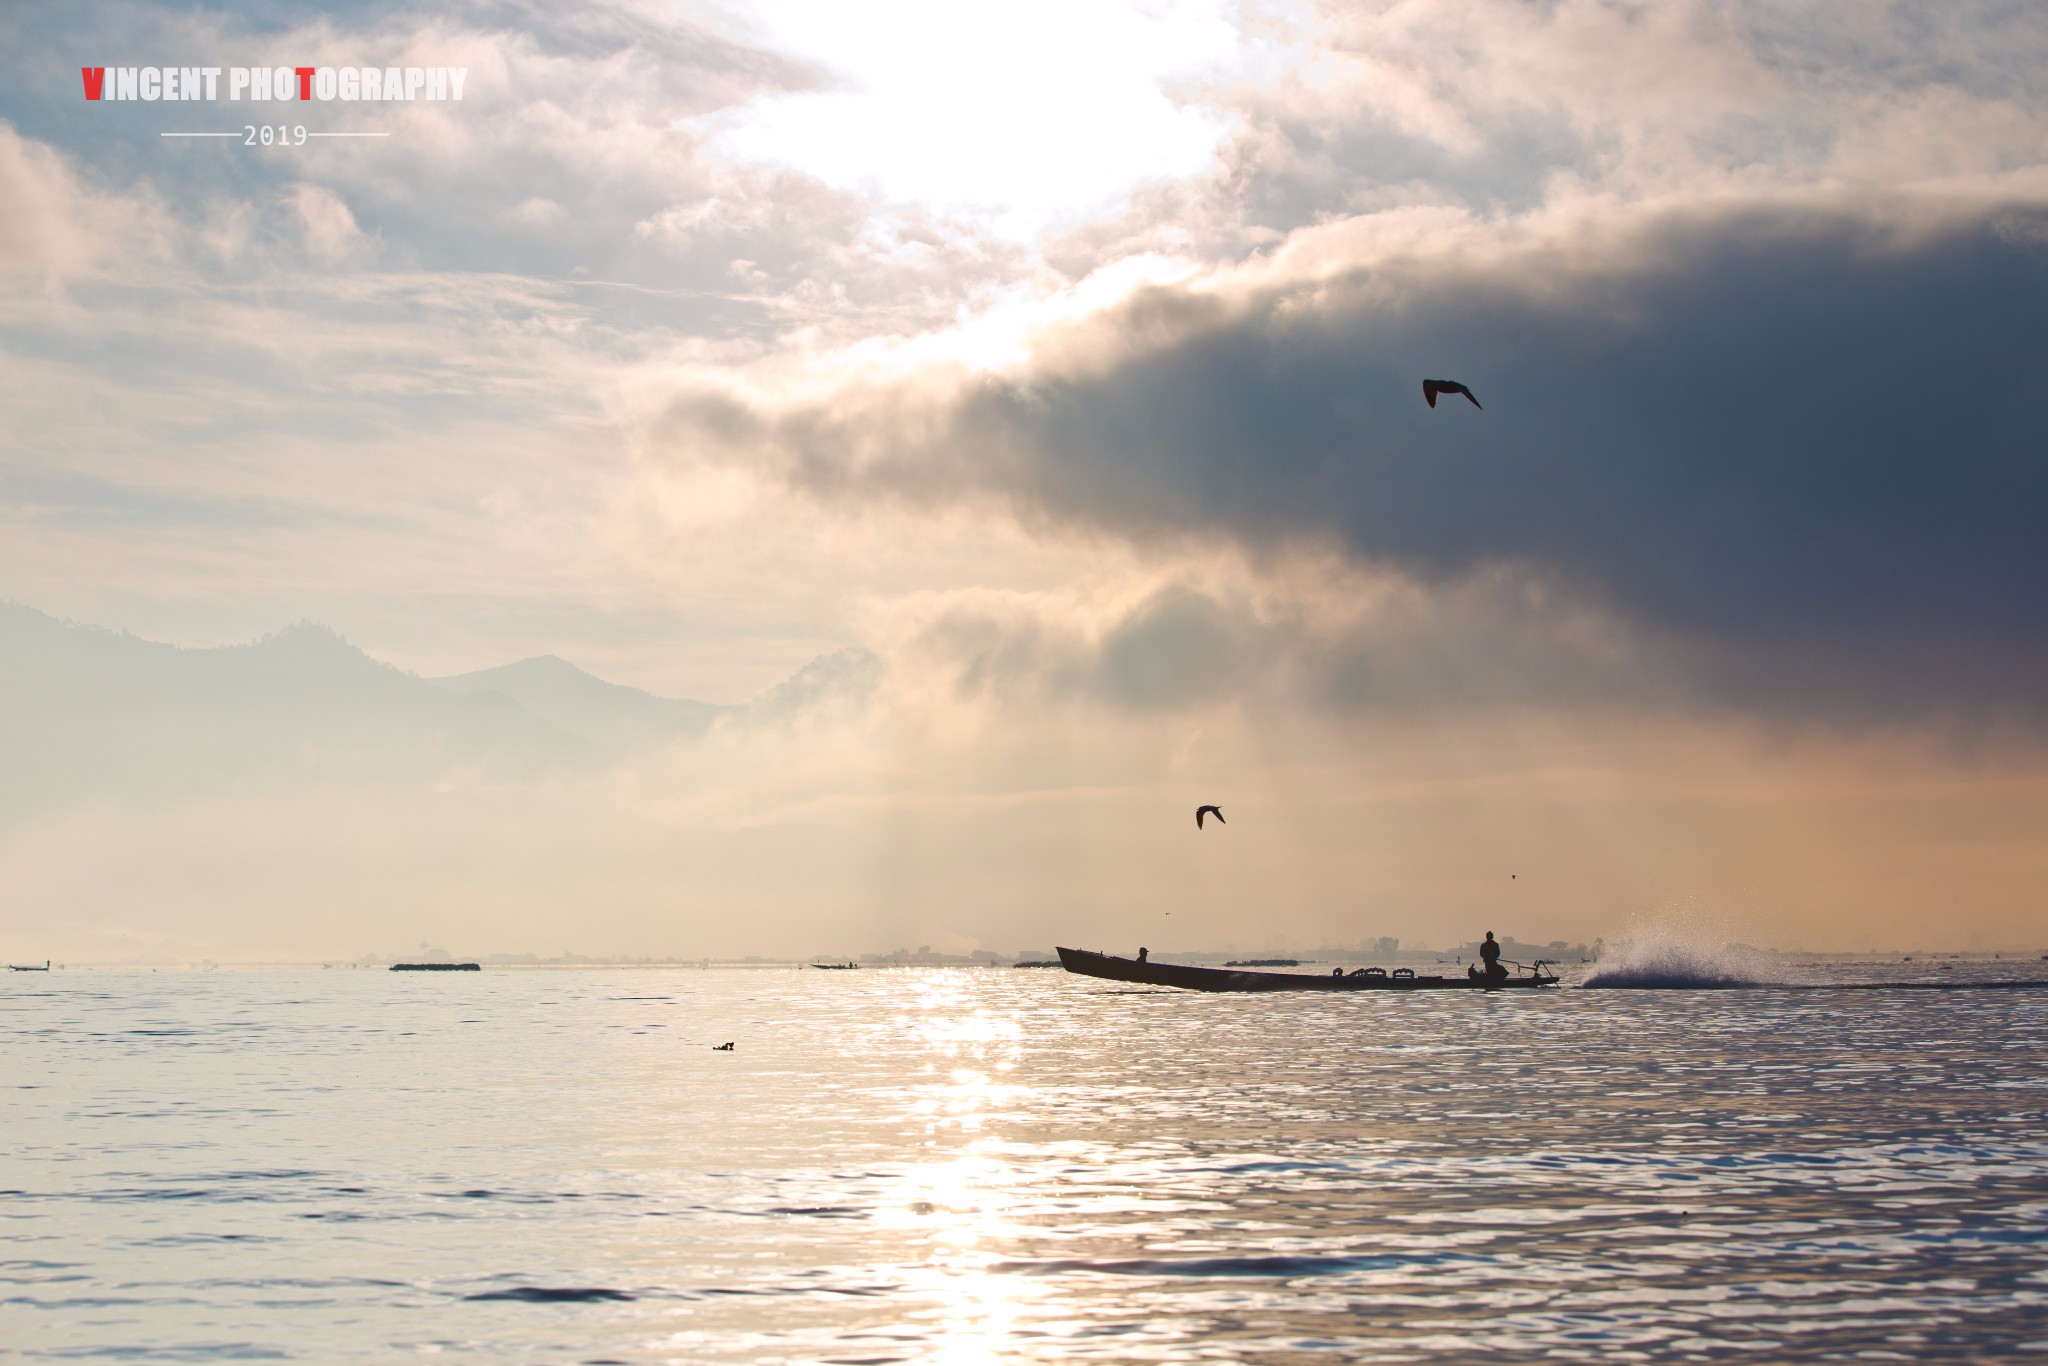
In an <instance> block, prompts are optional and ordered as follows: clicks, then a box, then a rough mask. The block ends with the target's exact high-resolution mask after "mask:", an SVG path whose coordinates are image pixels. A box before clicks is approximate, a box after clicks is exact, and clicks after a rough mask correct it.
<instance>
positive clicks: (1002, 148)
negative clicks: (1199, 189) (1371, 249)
mask: <svg viewBox="0 0 2048 1366" xmlns="http://www.w3.org/2000/svg"><path fill="white" fill-rule="evenodd" d="M1235 13H1236V7H1234V6H1230V5H1226V4H1223V3H1220V0H1162V3H1156V4H1145V3H1133V2H1132V0H1115V2H1112V3H1101V2H1099V0H1052V2H1051V3H1034V4H1024V3H1018V2H1017V0H1009V2H1008V3H1002V4H983V5H958V4H950V3H942V0H910V3H905V4H900V5H895V6H892V7H890V8H889V9H887V10H886V11H885V10H878V9H876V8H874V7H872V6H855V5H839V4H832V3H829V2H828V0H770V3H767V4H764V5H761V6H758V7H757V19H758V22H759V23H760V25H761V26H762V28H763V29H764V30H765V33H766V36H767V39H768V41H769V42H770V43H771V44H772V45H773V46H774V47H776V48H778V49H781V50H784V51H787V52H790V53H793V54H796V55H799V56H801V57H804V58H806V59H808V60H810V61H813V62H816V63H817V64H818V65H819V66H821V67H823V68H824V69H825V70H826V71H827V72H828V73H830V75H831V77H832V82H833V83H832V85H831V86H830V87H829V88H827V89H825V90H823V91H820V92H816V93H799V94H779V95H770V96H764V97H762V98H760V99H758V100H756V101H755V102H753V103H752V104H750V105H748V106H746V107H745V108H744V109H743V110H741V111H738V112H737V113H733V114H727V115H722V116H718V117H717V118H716V119H714V120H705V121H703V123H702V126H704V127H706V128H713V129H719V130H721V131H719V132H718V134H717V136H716V138H715V139H714V143H713V146H714V149H715V150H717V151H718V152H721V153H722V154H724V155H726V156H729V157H732V158H734V159H737V160H742V161H753V162H763V163H768V164H775V165H787V166H792V167H795V168H796V169H798V170H801V171H805V172H808V173H809V174H811V175H815V176H817V177H819V178H820V179H822V180H825V181H827V182H828V183H830V184H833V185H836V186H840V187H842V188H860V189H873V190H876V191H878V192H879V193H880V194H882V195H883V196H885V197H886V198H889V199H891V200H896V201H907V202H914V203H918V204H922V205H926V206H928V207H931V208H933V209H937V210H940V211H942V212H946V213H953V214H965V215H971V216H975V217H979V218H985V219H986V220H988V222H989V225H990V226H991V227H992V228H993V229H994V230H996V231H997V232H999V233H1002V234H1003V235H1005V236H1009V237H1013V238H1017V239H1024V238H1028V237H1030V236H1033V235H1035V234H1036V233H1037V232H1038V231H1040V230H1042V229H1043V228H1045V227H1046V226H1048V225H1050V224H1052V223H1055V222H1057V221H1059V220H1061V219H1070V218H1074V217H1077V216H1080V215H1082V214H1085V213H1088V212H1090V211H1093V210H1100V209H1103V208H1106V207H1113V206H1114V205H1115V203H1116V202H1117V201H1118V200H1120V199H1121V198H1122V197H1123V196H1125V195H1127V194H1128V193H1129V192H1130V191H1131V190H1132V189H1134V188H1136V187H1137V186H1139V185H1141V184H1144V183H1146V182H1148V181H1158V180H1167V179H1175V178H1179V177H1184V176H1190V175H1195V174H1198V173H1200V172H1201V171H1203V170H1204V169H1205V168H1206V167H1207V166H1208V165H1209V163H1210V159H1211V158H1212V156H1213V155H1214V153H1215V151H1216V149H1217V147H1218V145H1219V144H1220V143H1221V142H1222V141H1223V139H1224V138H1225V137H1226V136H1227V135H1228V134H1229V132H1230V128H1231V121H1230V119H1229V118H1228V117H1227V116H1226V115H1225V114H1224V113H1222V112H1221V111H1220V110H1218V109H1216V108H1214V107H1210V106H1207V105H1204V104H1202V103H1200V102H1198V99H1197V98H1196V97H1195V96H1194V95H1193V94H1192V90H1191V87H1193V86H1194V85H1195V84H1197V83H1200V82H1204V81H1211V80H1215V79H1218V78H1224V77H1228V76H1230V75H1233V74H1236V73H1239V72H1241V71H1243V70H1244V69H1245V68H1246V67H1247V66H1248V64H1250V63H1252V62H1254V61H1255V60H1257V59H1258V56H1259V52H1260V47H1259V44H1258V42H1257V40H1256V39H1255V38H1254V37H1252V36H1251V35H1248V34H1247V33H1246V32H1245V31H1244V30H1243V29H1242V28H1241V27H1240V26H1239V24H1238V23H1237V22H1235V20H1234V18H1233V16H1234V14H1235Z"/></svg>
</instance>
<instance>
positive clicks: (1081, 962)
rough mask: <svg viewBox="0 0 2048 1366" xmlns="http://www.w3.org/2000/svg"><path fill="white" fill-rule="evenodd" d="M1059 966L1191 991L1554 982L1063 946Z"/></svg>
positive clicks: (1553, 980) (1552, 979)
mask: <svg viewBox="0 0 2048 1366" xmlns="http://www.w3.org/2000/svg"><path fill="white" fill-rule="evenodd" d="M1059 954H1060V965H1061V966H1062V967H1064V968H1066V970H1067V971H1068V972H1075V973H1079V974H1080V975H1081V976H1083V977H1102V978H1106V979H1107V980H1109V981H1112V982H1142V983H1144V984H1145V985H1147V986H1154V987H1184V988H1186V989H1187V990H1189V991H1500V990H1504V989H1509V988H1517V987H1549V986H1556V985H1557V977H1556V976H1555V975H1554V974H1551V973H1546V972H1544V971H1543V970H1542V968H1541V967H1538V968H1536V969H1535V970H1534V971H1533V972H1531V973H1530V974H1529V975H1527V976H1524V977H1508V978H1506V979H1505V980H1502V981H1498V982H1489V981H1487V980H1486V979H1485V978H1483V977H1470V976H1459V977H1423V976H1418V975H1417V974H1416V972H1415V970H1414V969H1413V968H1395V969H1394V970H1393V971H1392V972H1388V971H1387V970H1386V969H1385V968H1360V969H1358V970H1356V971H1354V972H1343V971H1341V970H1340V971H1338V972H1334V973H1331V974H1330V975H1329V976H1327V977H1324V976H1317V975H1315V974H1313V973H1306V972H1246V971H1244V970H1243V969H1241V968H1198V967H1190V966H1187V965H1185V964H1181V963H1154V962H1151V961H1149V960H1142V961H1141V960H1139V959H1136V958H1117V957H1114V956H1112V955H1110V954H1107V953H1090V952H1089V951H1088V950H1086V949H1065V948H1063V949H1061V950H1060V951H1059Z"/></svg>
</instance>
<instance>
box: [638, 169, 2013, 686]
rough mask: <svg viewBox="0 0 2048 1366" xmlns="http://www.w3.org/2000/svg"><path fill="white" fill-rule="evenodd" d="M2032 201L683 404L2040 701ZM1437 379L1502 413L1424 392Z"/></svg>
mask: <svg viewBox="0 0 2048 1366" xmlns="http://www.w3.org/2000/svg"><path fill="white" fill-rule="evenodd" d="M2043 221H2044V220H2043V217H2042V215H2041V214H2040V212H2039V211H2038V210H2032V209H2006V210H2001V211H1999V212H1997V213H1990V214H1986V215H1983V216H1980V217H1977V218H1975V219H1972V220H1971V221H1968V222H1963V223H1957V224H1952V225H1951V226H1949V227H1947V228H1944V229H1940V230H1934V229H1930V228H1926V227H1923V228H1921V229H1920V230H1918V231H1917V232H1915V233H1911V234H1907V233H1904V232H1903V231H1901V230H1899V229H1897V228H1896V227H1886V226H1882V225H1880V224H1878V223H1877V222H1875V221H1874V220H1873V219H1871V218H1869V217H1865V216H1859V215H1851V214H1847V213H1843V214H1828V213H1820V212H1815V211H1811V210H1793V209H1786V208H1782V207H1781V208H1758V209H1754V210H1752V211H1748V212H1742V213H1724V214H1721V215H1718V216H1714V217H1701V216H1699V215H1692V216H1687V217H1675V218H1671V219H1667V220H1665V221H1663V222H1661V223H1659V224H1657V225H1655V226H1653V227H1651V228H1649V229H1646V230H1645V231H1643V232H1642V233H1640V234H1637V235H1636V236H1635V237H1634V238H1633V239H1631V240H1627V241H1618V242H1610V243H1609V245H1608V246H1607V248H1605V249H1604V254H1605V256H1606V260H1604V261H1603V260H1597V259H1589V257H1591V256H1592V252H1591V249H1590V248H1583V247H1581V248H1576V249H1570V248H1560V247H1556V246H1552V247H1548V248H1543V249H1534V248H1530V249H1522V250H1519V251H1513V252H1509V253H1504V254H1502V255H1499V256H1496V257H1494V258H1493V259H1492V260H1491V262H1490V263H1487V264H1480V265H1475V264H1473V262H1472V261H1471V260H1470V259H1463V260H1460V261H1457V262H1453V261H1452V260H1450V259H1448V258H1446V259H1443V260H1439V261H1437V262H1436V263H1435V264H1427V263H1425V264H1419V265H1418V264H1414V263H1410V264H1408V265H1405V266H1400V267H1388V268H1383V269H1379V270H1369V269H1359V270H1357V271H1355V272H1353V273H1351V274H1349V275H1347V276H1344V277H1341V278H1339V279H1336V280H1329V279H1322V280H1318V281H1316V282H1314V283H1313V284H1304V285H1298V286H1293V287H1278V288H1273V289H1269V290H1266V291H1264V292H1263V293H1257V294H1254V295H1253V296H1251V297H1250V298H1249V299H1248V300H1247V299H1239V300H1237V301H1235V302H1231V301H1226V300H1225V299H1224V298H1223V297H1221V296H1220V295H1218V294H1216V293H1207V294H1196V293H1190V292H1187V291H1181V290H1175V289H1171V288H1168V289H1154V290H1151V291H1148V292H1146V293H1144V294H1141V295H1138V296H1136V297H1134V298H1133V299H1131V300H1130V301H1129V302H1128V303H1127V304H1125V305H1124V306H1123V307H1122V309H1121V311H1120V312H1119V313H1118V314H1116V315H1115V316H1114V317H1112V318H1111V319H1109V320H1107V322H1106V324H1105V327H1106V329H1107V330H1108V332H1109V333H1110V334H1111V336H1110V339H1109V340H1107V341H1105V340H1104V334H1103V331H1101V330H1098V331H1097V333H1096V334H1095V335H1094V336H1093V337H1092V338H1091V339H1090V340H1089V342H1088V343H1087V345H1088V346H1089V348H1090V354H1091V357H1092V358H1091V359H1090V360H1089V361H1087V362H1086V363H1085V364H1080V365H1067V366H1066V367H1065V368H1060V367H1059V365H1058V364H1057V362H1055V363H1053V364H1041V366H1040V367H1039V368H1038V369H1037V370H1035V371H1031V372H1028V373H1025V374H1023V375H1021V376H1011V377H1003V378H996V379H988V378H982V379H977V380H974V381H972V382H968V383H967V384H965V386H964V387H959V388H955V389H954V390H952V391H950V392H949V393H947V394H946V395H945V396H944V397H941V398H934V397H931V396H929V395H924V396H920V395H919V394H918V393H915V392H905V393H903V394H898V395H895V396H893V397H876V396H873V395H864V396H860V397H858V398H851V399H849V398H844V397H842V398H841V399H838V400H834V401H832V402H827V403H821V404H816V405H813V406H810V407H807V408H798V409H793V410H783V411H780V412H771V411H768V410H765V409H754V408H748V407H745V406H742V405H738V404H735V403H734V402H732V401H731V400H709V399H707V400H702V401H692V402H688V403H685V404H684V405H682V406H681V408H680V409H679V410H678V412H677V416H679V417H680V418H681V419H682V420H683V424H684V426H685V427H686V428H687V429H692V430H694V432H695V433H696V434H697V435H698V436H699V437H707V436H714V435H715V436H717V437H718V438H719V439H720V440H722V441H724V442H726V443H737V444H738V445H740V446H743V447H749V448H752V449H753V451H754V452H755V453H756V454H757V455H758V454H759V453H760V452H762V451H766V452H768V453H770V458H771V459H775V460H779V461H780V462H782V464H783V468H784V469H785V470H786V472H787V473H788V475H789V477H790V478H791V479H792V480H793V481H795V482H797V483H799V484H802V485H805V486H808V487H810V488H813V489H815V490H818V491H820V492H822V493H825V494H827V495H840V496H855V497H857V496H869V495H885V496H903V497H909V498H912V499H917V500H930V501H945V500H948V499H953V498H959V497H974V498H987V497H990V496H994V497H997V498H1001V499H1007V500H1009V501H1011V502H1013V503H1015V504H1017V505H1019V506H1020V507H1022V508H1024V509H1025V510H1026V511H1027V513H1028V514H1029V515H1034V516H1043V517H1050V518H1053V519H1055V520H1059V521H1067V522H1079V523H1085V524H1092V525H1095V526H1099V527H1107V528H1112V529H1115V530H1118V531H1121V532H1124V533H1127V534H1130V535H1133V536H1135V537H1139V538H1153V537H1160V536H1168V537H1171V536H1179V535H1185V534H1188V533H1197V534H1218V533H1221V534H1224V535H1227V536H1230V537H1233V538H1237V539H1239V540H1241V541H1244V542H1246V543H1250V544H1252V545H1254V546H1260V545H1264V546H1275V545H1279V544H1283V543H1286V542H1290V541H1294V540H1299V539H1304V538H1308V539H1325V538H1327V539H1334V540H1335V541H1336V542H1338V543H1339V544H1341V545H1343V546H1345V547H1347V548H1348V549H1349V550H1350V551H1351V552H1353V553H1355V554H1356V555H1357V556H1359V557H1361V558H1363V559H1367V560H1371V561H1375V562H1380V563H1389V564H1393V565H1396V566H1400V567H1403V568H1405V569H1407V570H1409V571H1412V572H1414V573H1416V574H1418V575H1420V576H1422V577H1424V578H1425V579H1430V580H1447V579H1452V578H1455V577H1457V576H1460V575H1463V574H1466V573H1468V572H1470V571H1471V570H1473V569H1474V568H1475V567H1478V566H1483V565H1486V564H1489V563H1499V562H1520V563H1525V564H1529V565H1533V566H1537V567H1539V568H1540V569H1541V570H1542V571H1543V572H1545V573H1547V574H1551V575H1556V576H1559V577H1561V578H1562V580H1563V581H1565V582H1568V583H1572V584H1574V585H1576V586H1577V587H1578V589H1579V591H1581V592H1584V593H1587V594H1589V595H1590V596H1592V597H1593V598H1595V599H1597V600H1600V601H1602V602H1604V603H1606V604H1608V605H1610V606H1612V607H1614V608H1616V609H1618V610H1619V611H1620V612H1621V613H1622V614H1623V615H1624V616H1625V617H1627V618H1630V619H1633V620H1635V621H1636V622H1637V623H1638V624H1639V625H1640V626H1642V627H1645V628H1647V629H1649V630H1651V631H1654V632H1656V633H1658V634H1660V635H1663V636H1665V637H1667V638H1669V639H1672V640H1675V641H1677V642H1679V643H1680V644H1681V646H1682V648H1684V649H1687V650H1689V651H1691V652H1692V653H1693V656H1694V659H1695V663H1696V664H1697V665H1699V666H1700V667H1702V668H1703V669H1704V670H1705V671H1706V675H1707V676H1708V677H1710V678H1712V679H1714V680H1716V681H1717V682H1718V683H1719V685H1720V686H1722V687H1723V688H1725V689H1727V690H1729V691H1731V692H1735V693H1741V694H1744V695H1745V696H1746V697H1747V698H1748V700H1755V701H1767V700H1770V699H1773V698H1776V699H1779V700H1787V701H1795V702H1798V703H1800V704H1802V705H1839V706H1842V707H1848V708H1857V707H1865V706H1877V707H1889V706H1893V705H1907V706H1915V707H1917V706H1924V705H1930V704H1933V705H1942V704H1969V703H1973V702H1994V703H1996V702H2017V703H2022V704H2025V703H2028V702H2030V701H2031V699H2033V698H2034V697H2037V696H2039V695H2040V690H2041V689H2042V688H2043V687H2044V685H2048V535H2044V534H2043V527H2044V525H2048V467H2044V451H2048V441H2044V439H2043V435H2042V430H2041V426H2040V422H2041V415H2040V406H2039V405H2040V398H2041V396H2042V395H2043V394H2044V393H2048V326H2044V320H2048V250H2044V248H2043V245H2042V242H2041V238H2040V230H2041V226H2042V223H2043ZM1105 354H1106V355H1107V357H1108V358H1107V359H1104V355H1105ZM1425 375H1428V376H1443V377H1452V378H1458V379H1462V380H1464V381H1466V382H1467V383H1469V384H1470V385H1471V386H1472V387H1473V388H1474V390H1475V391H1476V392H1477V393H1478V394H1479V396H1480V399H1481V401H1482V402H1484V403H1485V404H1486V410H1485V411H1484V412H1479V411H1475V410H1473V409H1472V408H1470V407H1469V405H1464V404H1460V405H1458V406H1457V407H1456V408H1450V409H1438V410H1436V411H1432V410H1430V409H1429V408H1427V407H1425V406H1424V405H1423V402H1422V398H1421V394H1420V381H1421V379H1422V378H1423V377H1424V376H1425Z"/></svg>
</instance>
